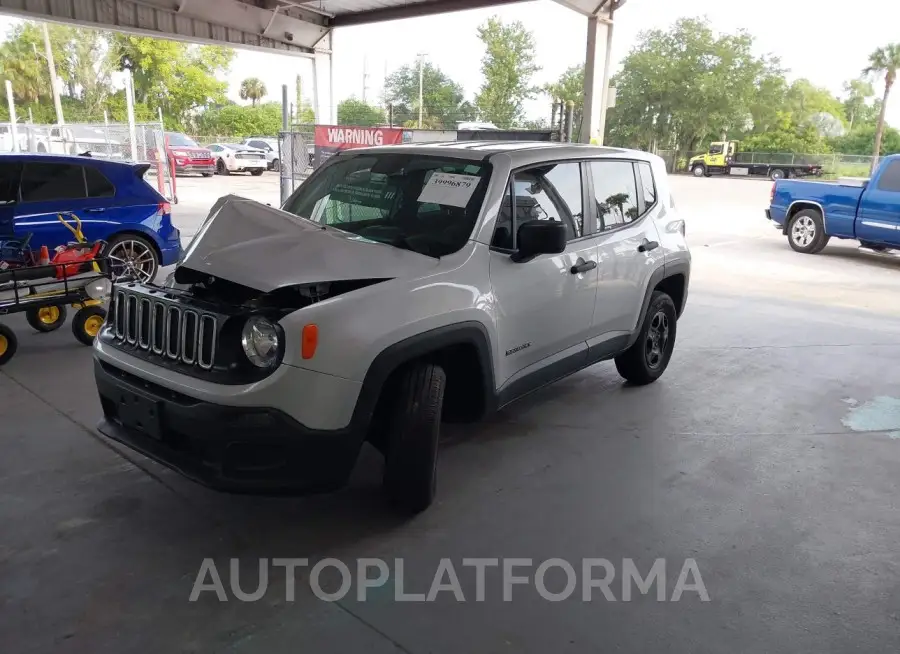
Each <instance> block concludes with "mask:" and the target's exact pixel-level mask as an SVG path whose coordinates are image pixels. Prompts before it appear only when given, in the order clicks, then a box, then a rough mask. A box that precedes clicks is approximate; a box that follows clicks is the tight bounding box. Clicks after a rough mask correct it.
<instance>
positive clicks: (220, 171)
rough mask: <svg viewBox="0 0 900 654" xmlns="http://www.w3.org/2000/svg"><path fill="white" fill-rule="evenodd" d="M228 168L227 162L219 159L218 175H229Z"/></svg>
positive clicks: (217, 163)
mask: <svg viewBox="0 0 900 654" xmlns="http://www.w3.org/2000/svg"><path fill="white" fill-rule="evenodd" d="M227 174H228V168H226V167H225V162H224V161H222V160H221V159H219V160H218V161H217V162H216V175H227Z"/></svg>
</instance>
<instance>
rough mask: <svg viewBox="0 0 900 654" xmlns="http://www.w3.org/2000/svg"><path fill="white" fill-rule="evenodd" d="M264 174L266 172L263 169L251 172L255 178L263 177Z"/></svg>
mask: <svg viewBox="0 0 900 654" xmlns="http://www.w3.org/2000/svg"><path fill="white" fill-rule="evenodd" d="M264 172H266V171H265V170H263V169H262V168H259V169H258V170H251V171H250V174H251V175H253V176H254V177H259V176H260V175H262V174H263V173H264Z"/></svg>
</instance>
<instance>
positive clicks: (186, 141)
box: [169, 133, 200, 148]
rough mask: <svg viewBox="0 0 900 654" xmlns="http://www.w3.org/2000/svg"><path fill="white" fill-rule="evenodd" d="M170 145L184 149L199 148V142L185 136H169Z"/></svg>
mask: <svg viewBox="0 0 900 654" xmlns="http://www.w3.org/2000/svg"><path fill="white" fill-rule="evenodd" d="M169 145H180V146H182V147H189V148H199V147H200V146H199V145H197V142H196V141H194V140H193V139H192V138H190V137H189V136H185V135H184V134H172V133H170V134H169Z"/></svg>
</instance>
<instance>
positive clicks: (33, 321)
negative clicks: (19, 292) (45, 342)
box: [25, 304, 68, 333]
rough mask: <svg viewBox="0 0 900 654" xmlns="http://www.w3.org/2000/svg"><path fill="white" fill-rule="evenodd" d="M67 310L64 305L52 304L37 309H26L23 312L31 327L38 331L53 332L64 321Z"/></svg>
mask: <svg viewBox="0 0 900 654" xmlns="http://www.w3.org/2000/svg"><path fill="white" fill-rule="evenodd" d="M67 314H68V311H67V310H66V307H65V305H63V304H60V305H53V306H49V307H41V308H39V309H28V310H27V311H26V312H25V320H27V321H28V324H29V325H31V327H32V329H34V330H35V331H39V332H44V333H47V332H55V331H56V330H57V329H59V328H60V327H62V326H63V324H64V323H65V322H66V315H67Z"/></svg>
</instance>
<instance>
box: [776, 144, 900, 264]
mask: <svg viewBox="0 0 900 654" xmlns="http://www.w3.org/2000/svg"><path fill="white" fill-rule="evenodd" d="M766 217H767V218H768V219H769V220H770V221H772V223H774V225H775V226H776V227H777V228H778V229H779V230H781V233H782V234H784V235H785V236H787V239H788V243H790V244H791V247H792V248H794V250H796V251H797V252H802V253H804V254H817V253H819V252H821V251H822V250H823V249H824V248H825V246H826V245H827V244H828V240H829V239H830V238H831V237H832V236H833V237H834V238H849V239H856V240H857V241H859V242H860V245H862V246H863V247H865V248H869V249H871V250H874V251H876V252H886V251H890V250H893V249H897V250H900V155H891V156H889V157H885V158H884V159H883V160H882V161H881V164H880V165H879V166H878V168H877V170H876V171H875V174H874V175H872V177H871V179H868V180H865V181H864V182H861V183H859V184H856V185H851V184H839V183H832V182H807V181H801V180H794V179H780V180H778V181H776V182H775V184H773V185H772V198H771V203H770V206H769V208H768V209H766Z"/></svg>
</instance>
